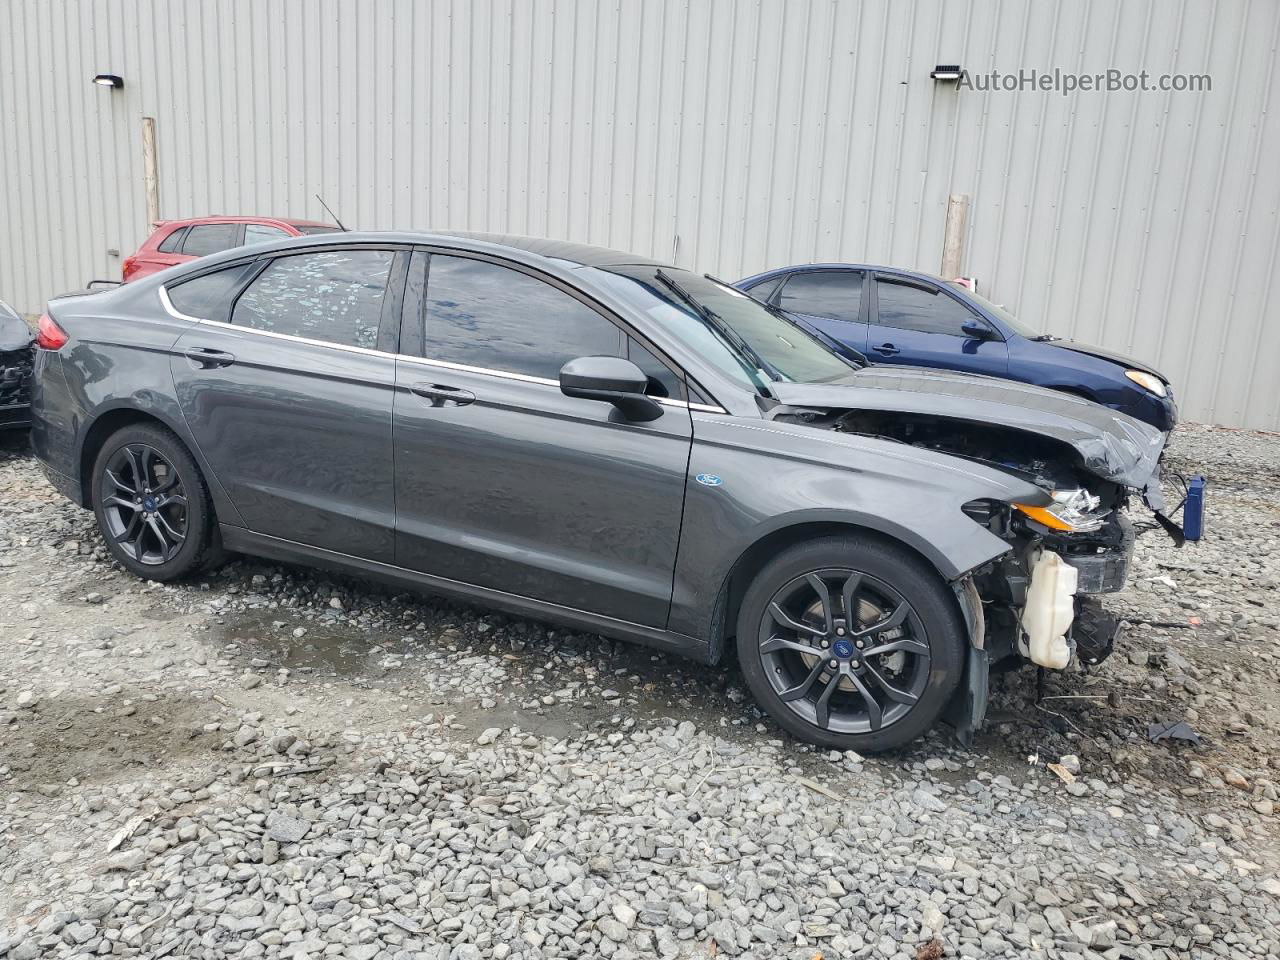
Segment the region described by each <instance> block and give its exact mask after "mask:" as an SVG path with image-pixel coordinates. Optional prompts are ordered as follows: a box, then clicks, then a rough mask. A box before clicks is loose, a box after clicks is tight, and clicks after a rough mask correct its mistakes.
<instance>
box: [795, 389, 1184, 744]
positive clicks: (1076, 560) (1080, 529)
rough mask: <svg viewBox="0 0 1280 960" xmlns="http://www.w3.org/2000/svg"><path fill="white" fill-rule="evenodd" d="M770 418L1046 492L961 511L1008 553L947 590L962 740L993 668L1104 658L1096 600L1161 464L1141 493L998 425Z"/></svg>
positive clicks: (1041, 438)
mask: <svg viewBox="0 0 1280 960" xmlns="http://www.w3.org/2000/svg"><path fill="white" fill-rule="evenodd" d="M777 414H778V415H779V416H781V417H784V418H787V419H792V418H794V419H795V420H797V421H799V422H803V423H807V424H809V425H811V426H815V427H818V428H821V429H829V430H835V431H838V432H841V433H851V434H857V435H860V436H866V437H872V438H876V439H882V440H892V441H895V442H898V443H903V444H908V445H910V446H915V447H922V448H925V449H929V450H934V451H937V452H940V453H946V454H949V455H952V456H956V457H962V458H965V459H968V460H972V461H975V462H979V463H982V464H985V465H987V466H991V467H996V468H998V469H1000V470H1003V471H1007V472H1009V473H1012V474H1015V475H1017V476H1018V477H1020V478H1021V479H1024V480H1027V481H1029V482H1031V483H1033V484H1034V485H1036V486H1038V487H1040V488H1041V489H1043V490H1044V491H1045V492H1046V494H1048V495H1049V497H1050V498H1051V502H1050V503H1049V504H1047V505H1045V506H1033V505H1028V504H1009V503H1002V502H998V501H985V500H984V501H974V502H971V503H967V504H965V505H964V507H963V509H964V511H965V513H966V514H967V515H968V516H969V517H970V518H971V519H972V520H974V521H975V522H976V523H979V524H981V525H983V526H985V527H986V528H987V529H988V530H990V531H991V532H992V533H994V534H995V535H996V536H998V537H1000V538H1001V539H1002V540H1004V541H1005V542H1006V543H1008V544H1009V548H1010V549H1009V552H1008V553H1006V554H1004V555H1003V556H1002V557H1000V558H998V559H997V560H995V561H993V562H991V563H989V564H987V565H985V566H984V567H981V568H979V569H977V570H974V571H971V572H970V573H969V574H968V576H966V577H965V578H963V580H962V582H960V583H958V584H955V585H953V586H954V587H955V591H956V596H957V599H958V600H959V601H960V603H961V606H962V608H964V610H965V616H966V620H967V621H968V626H969V629H970V634H971V639H972V642H973V646H974V650H973V651H971V656H970V662H969V667H968V674H969V681H968V685H967V687H968V689H967V690H965V691H964V693H965V696H964V697H962V699H963V700H965V703H964V704H961V705H960V709H957V710H955V711H953V722H954V723H955V725H956V727H957V728H958V729H959V730H960V732H961V735H962V737H965V736H967V735H971V733H972V732H973V730H975V729H977V728H978V727H980V725H981V722H982V717H983V715H984V714H985V710H986V687H987V674H988V671H989V670H990V669H991V668H1003V667H1006V666H1017V665H1019V664H1022V663H1033V664H1036V665H1037V666H1039V667H1042V668H1047V669H1054V670H1061V669H1064V668H1066V667H1068V666H1069V665H1070V664H1071V663H1072V662H1073V661H1075V660H1077V659H1078V660H1079V661H1080V662H1082V663H1086V664H1098V663H1101V662H1102V661H1103V660H1105V659H1106V658H1107V657H1108V656H1109V655H1110V653H1111V651H1112V649H1113V646H1114V643H1115V640H1116V637H1117V635H1118V634H1119V632H1120V628H1121V623H1120V621H1119V620H1118V619H1117V618H1116V617H1114V616H1112V615H1111V614H1109V613H1107V611H1106V610H1105V609H1104V607H1103V606H1102V604H1101V603H1100V602H1099V600H1098V599H1097V595H1099V594H1106V593H1114V592H1117V591H1119V590H1121V589H1123V587H1124V584H1125V580H1126V578H1127V575H1128V568H1129V563H1130V560H1131V558H1132V555H1133V547H1134V541H1135V533H1136V531H1135V527H1134V523H1133V521H1132V520H1131V519H1130V516H1129V511H1128V508H1129V506H1130V504H1131V501H1132V500H1133V495H1134V494H1142V501H1143V502H1145V503H1147V505H1148V506H1151V507H1152V509H1153V511H1155V510H1158V505H1162V503H1161V501H1160V500H1159V494H1158V487H1159V475H1158V471H1155V470H1153V471H1152V474H1151V477H1150V479H1149V480H1148V481H1146V486H1145V487H1144V488H1141V489H1139V488H1137V487H1132V486H1127V485H1126V484H1125V483H1122V482H1117V481H1115V480H1112V479H1107V478H1105V477H1103V476H1100V475H1099V473H1098V472H1097V471H1096V470H1094V469H1089V467H1088V466H1086V457H1084V456H1082V455H1081V452H1080V450H1079V447H1078V445H1073V444H1071V443H1068V442H1064V441H1063V440H1060V439H1057V438H1055V437H1053V436H1045V435H1041V434H1037V433H1033V432H1030V431H1028V430H1023V429H1018V428H1017V427H1012V426H1007V425H1004V424H1000V423H983V422H975V421H973V420H968V419H960V418H950V417H946V416H941V415H937V414H924V413H915V412H903V411H891V410H876V409H871V410H815V409H812V408H810V409H796V408H792V409H790V410H779V411H777ZM1153 488H1154V489H1155V491H1156V493H1155V498H1154V499H1153V497H1152V495H1151V494H1150V491H1151V489H1153ZM1139 505H1140V504H1139ZM1157 519H1158V520H1160V521H1161V523H1160V525H1161V526H1164V527H1165V529H1166V530H1169V528H1170V527H1171V526H1173V525H1172V524H1171V522H1170V521H1168V520H1167V518H1164V517H1162V516H1161V515H1160V514H1159V513H1157ZM1175 531H1176V527H1174V530H1170V533H1171V535H1175ZM1177 534H1180V531H1177ZM1175 539H1179V540H1180V537H1179V536H1178V535H1175Z"/></svg>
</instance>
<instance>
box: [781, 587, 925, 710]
mask: <svg viewBox="0 0 1280 960" xmlns="http://www.w3.org/2000/svg"><path fill="white" fill-rule="evenodd" d="M759 644H760V658H761V660H762V662H763V665H764V668H765V675H766V676H767V678H768V680H769V683H770V684H771V685H772V687H773V689H774V691H775V693H777V695H778V698H779V699H780V700H781V701H782V702H783V703H784V704H786V706H787V708H788V709H790V710H791V711H792V712H793V713H795V714H797V715H798V716H800V717H801V718H802V719H804V720H805V721H806V722H808V723H811V724H814V725H815V726H818V727H821V728H822V729H824V730H828V731H831V732H833V733H869V732H876V731H880V730H883V729H884V728H886V727H889V726H891V725H893V724H894V723H897V722H898V721H900V720H902V719H903V718H904V717H905V716H907V714H909V713H910V712H911V710H912V709H913V708H914V707H915V705H916V703H917V702H918V701H919V699H920V697H921V695H922V694H923V693H924V690H925V687H926V686H927V684H928V681H929V665H930V661H931V655H930V647H929V643H928V638H927V636H926V634H925V630H924V626H923V624H922V623H921V620H920V618H919V616H918V615H917V614H916V612H915V609H914V608H913V607H912V606H911V604H910V603H909V602H908V601H907V600H906V599H905V598H904V597H903V596H902V594H901V593H899V592H898V591H897V590H895V589H894V588H893V587H891V586H890V585H889V584H887V583H885V582H884V581H882V580H880V579H878V578H876V577H873V576H870V575H868V574H864V573H860V572H858V571H856V570H848V569H838V568H828V569H823V570H815V571H813V572H811V573H807V574H804V575H802V576H799V577H796V578H794V579H793V580H791V581H789V582H788V583H786V584H784V585H783V586H782V588H781V589H779V590H778V591H777V592H776V593H775V594H774V595H773V598H772V599H771V600H770V602H769V603H768V605H767V606H766V607H765V611H764V615H763V616H762V617H761V622H760V631H759Z"/></svg>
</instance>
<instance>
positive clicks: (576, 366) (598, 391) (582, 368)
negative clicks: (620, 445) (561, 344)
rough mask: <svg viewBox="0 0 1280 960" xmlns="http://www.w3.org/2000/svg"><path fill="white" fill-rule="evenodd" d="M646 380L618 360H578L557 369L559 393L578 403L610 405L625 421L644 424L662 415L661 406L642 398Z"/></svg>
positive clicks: (586, 358) (628, 362)
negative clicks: (589, 402) (574, 399)
mask: <svg viewBox="0 0 1280 960" xmlns="http://www.w3.org/2000/svg"><path fill="white" fill-rule="evenodd" d="M648 385H649V378H648V377H646V376H645V375H644V371H642V370H641V369H640V368H639V367H637V366H636V365H635V364H634V363H632V362H631V361H630V360H623V359H622V358H621V357H578V358H577V359H576V360H570V361H569V362H568V363H566V364H565V365H564V366H563V367H561V368H560V392H561V393H563V394H564V395H565V396H566V397H577V398H579V399H581V400H603V401H605V402H606V403H612V404H613V405H614V406H615V407H617V408H618V409H619V410H620V411H622V415H623V416H624V417H626V418H627V419H628V420H635V421H638V422H641V423H643V422H646V421H648V420H657V419H658V418H659V417H660V416H662V405H661V404H660V403H658V402H657V401H656V400H654V399H653V398H652V397H648V396H645V392H644V391H645V388H646V387H647V386H648Z"/></svg>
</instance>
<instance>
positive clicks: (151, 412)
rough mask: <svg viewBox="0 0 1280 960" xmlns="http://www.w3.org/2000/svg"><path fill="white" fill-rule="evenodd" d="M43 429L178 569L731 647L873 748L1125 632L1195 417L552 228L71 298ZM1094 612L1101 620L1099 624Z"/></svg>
mask: <svg viewBox="0 0 1280 960" xmlns="http://www.w3.org/2000/svg"><path fill="white" fill-rule="evenodd" d="M41 331H42V332H41V338H40V347H39V349H38V350H37V354H36V385H35V390H34V398H33V399H34V412H35V425H34V428H33V432H32V439H33V446H34V449H35V452H36V455H37V456H38V457H39V459H40V461H41V462H42V463H43V465H44V467H45V469H46V472H47V474H48V476H49V478H50V479H51V481H52V482H53V484H54V485H55V486H56V487H57V489H58V490H60V491H62V492H63V493H64V494H65V495H66V496H68V497H70V498H71V499H72V500H74V501H75V502H76V503H78V504H80V505H82V506H84V507H87V508H91V509H93V510H94V511H95V513H96V515H97V520H98V524H99V527H100V529H101V531H102V535H103V537H104V539H105V541H106V544H107V546H108V547H109V549H110V550H111V552H112V554H113V555H114V556H115V558H116V559H117V560H118V561H119V562H120V563H121V564H122V565H123V566H124V567H125V568H127V569H128V570H130V571H132V572H134V573H135V574H137V575H139V576H142V577H147V578H150V579H153V580H162V581H167V580H173V579H175V578H178V577H183V576H186V575H188V574H191V573H193V572H195V571H198V570H200V569H201V568H202V566H204V565H206V564H208V563H210V562H212V561H213V560H214V559H216V558H217V557H218V556H219V555H220V552H221V551H222V550H223V549H226V550H230V551H239V552H243V553H248V554H255V555H258V556H263V557H270V558H275V559H278V560H287V561H296V562H300V563H311V564H316V565H320V566H326V567H332V568H336V569H340V570H346V571H354V572H362V573H365V574H368V575H370V576H375V577H380V578H384V579H386V580H389V581H392V582H394V583H397V584H401V585H410V586H414V587H419V588H421V589H423V590H426V591H431V592H436V593H440V594H445V595H449V596H453V597H459V598H464V599H467V600H471V601H476V602H481V603H484V604H489V605H492V606H495V607H499V608H503V609H506V610H508V611H513V612H515V613H517V614H522V615H528V616H531V617H538V618H543V619H550V620H554V621H558V622H561V623H565V624H569V625H571V626H573V627H575V628H579V629H582V630H589V631H594V632H596V633H601V634H605V635H607V636H611V637H619V638H623V639H626V640H632V641H636V642H639V643H643V644H649V645H651V646H653V647H657V648H659V649H662V650H667V651H672V652H675V653H680V654H683V655H686V656H689V657H692V658H694V659H696V660H700V661H702V662H704V663H716V662H718V661H719V660H720V659H721V658H722V657H723V656H724V653H725V649H726V646H727V645H728V644H730V643H733V644H735V645H736V650H737V655H738V659H739V662H740V663H741V667H742V671H743V674H744V676H745V678H746V682H747V684H748V685H749V686H750V688H751V690H752V692H753V693H754V695H755V696H756V697H757V699H758V701H759V703H760V705H761V706H762V707H763V708H764V709H765V710H767V711H768V712H769V713H770V714H771V715H772V716H773V717H774V718H776V720H777V721H778V722H779V723H780V724H781V725H782V726H783V727H785V728H786V729H787V730H789V731H791V732H792V733H793V734H795V735H796V736H798V737H801V738H803V739H805V740H809V741H811V742H813V743H818V744H824V745H827V746H832V747H853V748H856V749H869V750H877V749H883V748H887V747H892V746H895V745H898V744H901V743H904V742H906V741H908V740H910V739H912V738H913V737H916V736H918V735H919V734H921V733H922V732H924V731H925V730H926V729H928V728H929V727H930V726H931V725H932V724H933V723H934V722H935V721H936V720H937V719H938V718H939V717H940V716H942V715H943V714H944V712H946V711H950V716H951V718H952V719H953V721H954V722H955V723H957V725H958V726H960V728H961V729H963V730H971V729H972V728H973V727H974V725H976V723H977V722H979V721H980V720H981V718H982V715H983V711H984V710H985V705H986V683H987V673H988V666H989V664H991V663H993V662H995V661H997V660H1003V659H1013V660H1030V661H1032V662H1035V663H1039V664H1041V665H1043V666H1048V667H1057V668H1061V667H1064V666H1066V665H1067V663H1068V662H1069V661H1070V659H1071V657H1072V655H1073V654H1075V655H1078V656H1080V657H1082V658H1084V659H1088V660H1090V661H1096V660H1099V659H1101V658H1102V657H1103V656H1105V655H1106V653H1107V652H1108V650H1109V648H1110V641H1111V637H1112V634H1113V633H1114V630H1113V625H1112V624H1111V621H1109V620H1107V618H1106V616H1105V614H1104V613H1103V611H1102V610H1101V607H1099V606H1098V605H1097V601H1096V600H1095V599H1094V598H1092V597H1087V596H1086V595H1088V594H1096V593H1102V592H1106V591H1111V590H1117V589H1119V588H1120V586H1121V585H1122V584H1123V583H1124V578H1125V571H1126V568H1127V565H1128V562H1129V555H1130V550H1131V548H1132V542H1133V528H1132V525H1131V523H1130V521H1129V519H1128V509H1127V508H1128V506H1129V505H1130V503H1131V500H1132V499H1133V498H1134V497H1135V496H1137V497H1141V498H1143V499H1145V501H1146V502H1147V504H1148V506H1150V507H1151V508H1153V509H1157V508H1159V506H1160V503H1159V499H1158V497H1159V487H1158V483H1157V480H1158V459H1159V457H1160V454H1161V451H1162V448H1163V445H1164V438H1163V436H1162V435H1161V433H1160V432H1159V431H1158V430H1156V429H1154V428H1153V427H1150V426H1148V425H1147V424H1145V423H1142V422H1140V421H1138V420H1134V419H1132V418H1129V417H1126V416H1123V415H1120V414H1116V413H1114V412H1112V411H1109V410H1106V409H1104V408H1103V407H1100V406H1098V405H1097V404H1095V403H1090V402H1089V401H1086V400H1083V399H1080V398H1078V397H1071V396H1066V395H1063V394H1059V393H1054V392H1052V391H1048V390H1040V389H1037V388H1035V387H1029V386H1025V385H1021V384H1011V383H1008V382H1005V381H1000V380H995V379H992V378H987V377H970V376H965V375H963V374H955V373H946V372H943V371H921V370H912V369H908V368H901V369H898V370H891V369H888V368H869V369H865V370H859V369H857V368H856V367H855V366H853V365H851V364H848V363H846V362H845V361H843V360H842V359H840V358H839V357H837V356H835V355H833V354H832V353H831V352H830V351H829V350H827V349H826V348H825V347H824V346H822V345H821V344H819V343H818V342H816V341H814V340H813V339H811V338H810V337H809V336H808V335H807V334H805V333H804V332H803V331H801V330H799V328H797V327H796V326H795V325H793V324H792V323H790V322H789V321H787V320H786V319H785V318H783V317H782V316H780V315H779V314H777V313H775V312H772V311H770V310H768V309H766V308H765V307H763V306H761V305H760V304H759V303H757V302H756V301H754V300H752V299H751V298H750V297H748V296H746V295H744V294H742V293H740V292H739V291H737V290H735V289H733V288H732V287H730V286H727V285H725V284H722V283H720V282H718V281H716V280H713V279H711V278H709V277H707V276H704V275H701V274H698V273H695V272H692V271H689V270H685V269H680V268H677V267H673V266H664V265H661V264H658V263H655V262H653V261H649V260H645V259H643V258H640V257H636V256H633V255H629V254H623V253H616V252H613V251H608V250H602V249H599V248H595V247H586V246H579V245H575V244H568V243H559V242H553V241H539V240H530V239H524V238H511V237H505V238H485V237H481V236H434V235H428V234H343V235H340V236H329V237H308V238H299V239H295V240H290V241H282V242H280V243H277V244H274V245H269V246H259V247H257V248H253V249H245V250H233V251H228V252H226V253H223V254H218V255H216V256H213V257H209V258H206V259H203V260H200V261H198V262H196V263H192V264H188V265H186V266H185V267H179V268H176V269H175V270H172V271H170V272H168V273H166V274H163V275H161V276H156V277H149V278H144V279H143V280H139V281H138V282H136V283H132V284H129V285H127V286H122V287H117V288H115V289H113V290H112V291H110V292H105V293H95V294H90V295H85V296H78V297H74V298H68V299H59V300H54V301H52V302H51V303H50V304H49V307H48V313H47V314H46V315H45V317H44V318H42V321H41ZM1073 620H1074V623H1073Z"/></svg>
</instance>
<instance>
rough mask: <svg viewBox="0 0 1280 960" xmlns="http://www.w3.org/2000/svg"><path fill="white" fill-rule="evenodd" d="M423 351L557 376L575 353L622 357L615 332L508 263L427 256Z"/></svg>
mask: <svg viewBox="0 0 1280 960" xmlns="http://www.w3.org/2000/svg"><path fill="white" fill-rule="evenodd" d="M426 299H427V315H426V330H425V342H426V347H425V349H424V351H423V353H424V354H425V355H426V356H427V357H430V358H431V359H433V360H447V361H450V362H451V363H465V364H467V365H468V366H472V367H485V368H487V369H490V370H502V371H504V372H509V373H522V374H524V375H526V376H530V377H543V378H545V379H547V380H558V379H559V377H560V368H561V367H562V366H564V365H565V364H566V363H568V362H569V361H570V360H572V359H574V358H575V357H590V356H609V357H617V356H622V353H621V350H622V333H621V331H620V330H619V329H618V328H617V327H615V326H614V325H613V324H612V323H611V322H610V321H608V320H606V319H605V318H604V317H602V316H601V315H600V314H598V313H596V312H595V311H594V310H592V309H591V308H590V307H588V306H587V305H586V304H584V303H582V302H580V301H578V300H575V299H574V298H573V297H571V296H569V295H568V294H567V293H564V292H563V291H560V290H557V289H556V288H555V287H553V286H551V285H550V284H548V283H544V282H542V281H541V280H538V279H535V278H534V277H531V276H529V275H527V274H524V273H519V272H517V271H515V270H511V269H508V268H507V267H502V266H498V265H497V264H493V263H486V262H484V261H482V260H468V259H465V258H462V257H448V256H441V255H433V256H432V257H431V262H430V264H429V265H428V272H427V298H426Z"/></svg>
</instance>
